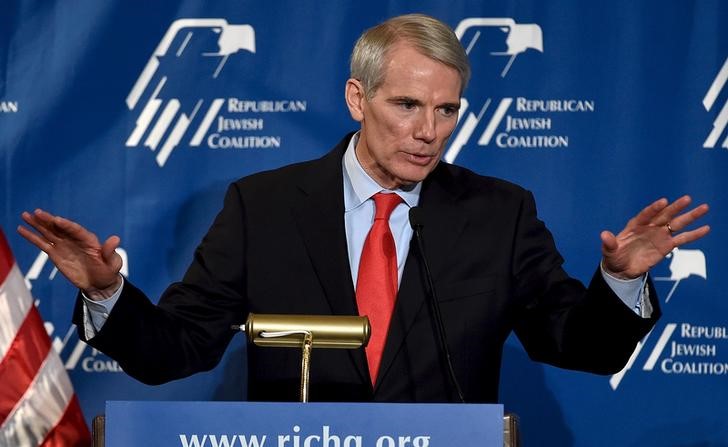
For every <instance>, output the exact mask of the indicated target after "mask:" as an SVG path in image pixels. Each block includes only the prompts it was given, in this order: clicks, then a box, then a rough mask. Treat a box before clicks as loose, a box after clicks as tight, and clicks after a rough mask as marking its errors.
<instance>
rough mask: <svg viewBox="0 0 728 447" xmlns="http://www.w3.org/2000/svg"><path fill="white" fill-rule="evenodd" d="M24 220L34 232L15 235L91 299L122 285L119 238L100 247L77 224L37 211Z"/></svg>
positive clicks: (105, 295)
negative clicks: (23, 239)
mask: <svg viewBox="0 0 728 447" xmlns="http://www.w3.org/2000/svg"><path fill="white" fill-rule="evenodd" d="M22 218H23V220H24V221H25V222H26V223H27V224H28V225H29V226H30V227H32V228H33V229H35V231H36V232H37V233H36V232H33V231H31V230H30V229H28V228H26V227H24V226H22V225H20V226H18V233H20V235H21V236H23V237H24V238H25V239H27V240H28V241H29V242H30V243H32V244H33V245H35V246H36V247H38V248H39V249H41V250H43V251H44V252H46V253H47V254H48V256H49V257H50V259H51V261H53V263H54V264H55V265H56V267H58V270H60V272H61V273H62V274H63V275H64V276H65V277H66V278H68V280H69V281H71V282H72V283H73V284H74V285H75V286H76V287H78V288H79V289H81V290H83V291H84V293H85V294H86V296H88V297H89V298H91V299H96V300H98V299H103V298H108V297H109V296H111V295H112V294H113V293H114V291H116V289H118V288H119V286H120V285H121V277H120V275H119V271H120V270H121V265H122V261H121V256H119V255H118V254H117V253H116V252H115V250H116V248H117V247H118V246H119V242H120V239H119V237H118V236H111V237H110V238H108V239H107V240H106V242H104V243H103V245H102V244H100V243H99V239H98V238H97V237H96V235H95V234H94V233H91V232H90V231H88V230H86V229H85V228H84V227H82V226H81V225H79V224H77V223H76V222H73V221H70V220H68V219H65V218H63V217H60V216H54V215H52V214H50V213H47V212H45V211H43V210H40V209H37V210H35V211H34V212H33V213H28V212H24V213H23V214H22Z"/></svg>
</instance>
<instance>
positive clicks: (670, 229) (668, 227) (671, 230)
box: [665, 222, 675, 234]
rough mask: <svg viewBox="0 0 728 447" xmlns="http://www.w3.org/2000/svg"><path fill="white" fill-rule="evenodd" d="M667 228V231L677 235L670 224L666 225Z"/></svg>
mask: <svg viewBox="0 0 728 447" xmlns="http://www.w3.org/2000/svg"><path fill="white" fill-rule="evenodd" d="M665 227H666V228H667V231H669V232H670V234H673V233H675V230H673V229H672V227H671V226H670V222H668V223H666V224H665Z"/></svg>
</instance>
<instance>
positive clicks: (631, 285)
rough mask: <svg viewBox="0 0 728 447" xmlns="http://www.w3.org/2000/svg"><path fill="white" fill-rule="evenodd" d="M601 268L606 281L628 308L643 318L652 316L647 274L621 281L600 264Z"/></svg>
mask: <svg viewBox="0 0 728 447" xmlns="http://www.w3.org/2000/svg"><path fill="white" fill-rule="evenodd" d="M599 267H600V269H601V271H602V277H603V278H604V281H605V282H606V283H607V285H608V286H609V288H610V289H612V291H613V292H614V294H615V295H617V296H618V297H619V299H620V300H622V302H623V303H624V304H625V305H626V306H627V307H629V308H630V309H632V311H633V312H634V313H636V314H637V315H639V316H641V317H642V318H649V317H650V316H652V303H651V302H650V290H649V287H647V273H645V274H644V275H642V276H640V277H638V278H634V279H620V278H615V277H614V276H612V275H610V274H609V273H607V271H606V270H605V269H604V266H603V265H602V264H599Z"/></svg>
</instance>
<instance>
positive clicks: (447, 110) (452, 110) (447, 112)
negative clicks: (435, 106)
mask: <svg viewBox="0 0 728 447" xmlns="http://www.w3.org/2000/svg"><path fill="white" fill-rule="evenodd" d="M440 113H442V114H443V115H444V116H453V115H457V114H458V109H457V107H443V108H441V109H440Z"/></svg>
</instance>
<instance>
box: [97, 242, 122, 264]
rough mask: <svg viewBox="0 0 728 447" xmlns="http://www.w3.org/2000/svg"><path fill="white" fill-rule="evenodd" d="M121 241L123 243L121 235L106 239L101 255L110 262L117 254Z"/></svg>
mask: <svg viewBox="0 0 728 447" xmlns="http://www.w3.org/2000/svg"><path fill="white" fill-rule="evenodd" d="M119 243H121V239H119V236H111V237H110V238H108V239H106V242H104V245H102V246H101V256H102V257H103V258H104V260H105V261H107V262H109V261H111V260H112V259H113V258H114V255H115V254H116V249H117V248H118V247H119Z"/></svg>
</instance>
